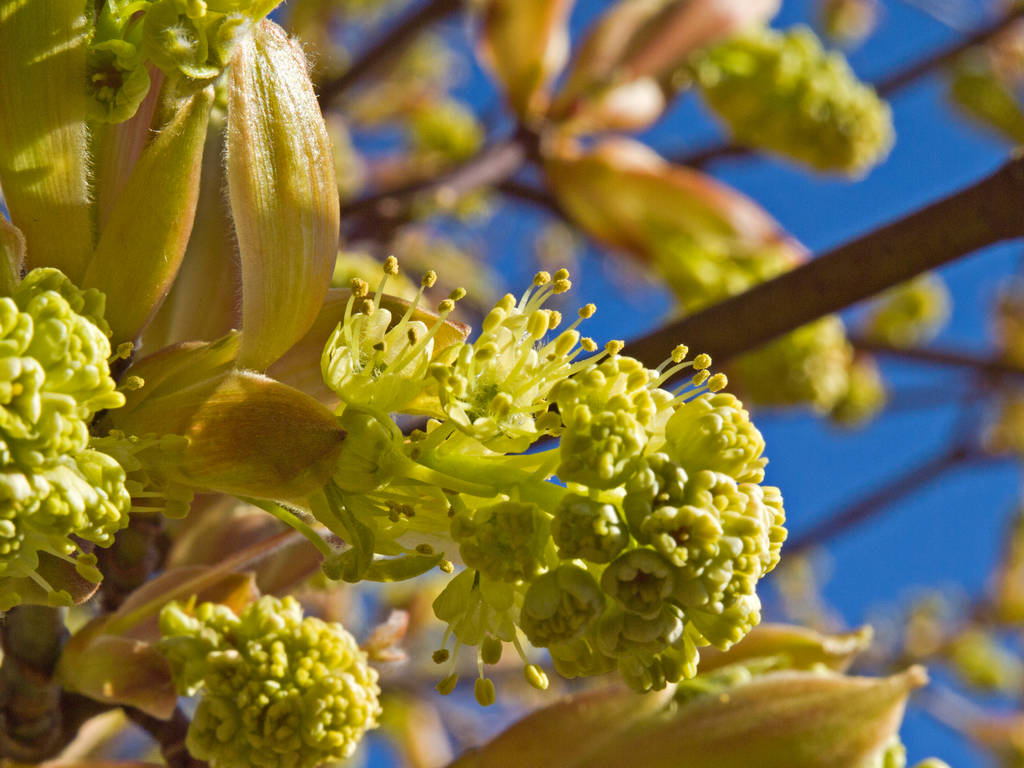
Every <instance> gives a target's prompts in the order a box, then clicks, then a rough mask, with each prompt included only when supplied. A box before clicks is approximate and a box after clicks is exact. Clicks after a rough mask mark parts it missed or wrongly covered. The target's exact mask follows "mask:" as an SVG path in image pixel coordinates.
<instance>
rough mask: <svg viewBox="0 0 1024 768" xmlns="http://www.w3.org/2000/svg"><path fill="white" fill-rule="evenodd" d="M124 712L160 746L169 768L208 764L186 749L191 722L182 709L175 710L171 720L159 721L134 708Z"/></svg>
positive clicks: (200, 766)
mask: <svg viewBox="0 0 1024 768" xmlns="http://www.w3.org/2000/svg"><path fill="white" fill-rule="evenodd" d="M124 711H125V714H127V715H128V717H130V718H131V719H132V720H133V721H134V722H135V723H136V724H137V725H138V726H139V727H141V728H142V729H143V730H144V731H146V732H147V733H148V734H149V735H150V736H152V737H153V740H154V741H155V742H156V743H157V744H159V745H160V754H161V755H163V758H164V761H165V762H166V763H167V766H168V768H205V766H206V765H207V764H206V763H205V762H203V761H202V760H197V759H196V758H194V757H192V755H190V754H189V753H188V750H187V749H186V748H185V735H186V734H187V733H188V726H189V720H188V718H187V717H186V716H185V713H184V712H182V710H181V708H180V707H178V708H176V709H175V710H174V714H173V715H172V716H171V719H170V720H158V719H157V718H155V717H153V716H152V715H147V714H146V713H145V712H143V711H142V710H141V709H135V708H134V707H125V710H124Z"/></svg>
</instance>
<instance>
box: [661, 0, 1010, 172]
mask: <svg viewBox="0 0 1024 768" xmlns="http://www.w3.org/2000/svg"><path fill="white" fill-rule="evenodd" d="M1021 17H1024V7H1017V8H1015V9H1014V10H1012V11H1009V12H1007V13H1006V14H1005V15H1003V16H1001V17H1000V18H998V19H996V20H995V21H994V22H992V23H991V24H988V25H986V26H984V27H981V28H980V29H978V30H977V31H975V32H973V33H972V34H970V35H968V36H967V37H965V38H963V39H961V40H958V41H956V42H955V43H953V44H952V45H949V46H946V47H945V48H941V49H940V50H938V51H935V52H934V53H932V54H929V55H927V56H925V57H923V58H921V59H919V60H918V61H916V62H914V63H913V64H911V65H910V66H909V67H905V68H903V69H900V70H897V71H896V72H893V73H892V74H890V75H887V76H886V77H883V78H881V79H880V80H876V81H875V82H874V83H873V85H874V88H875V92H876V93H877V94H878V95H879V96H881V97H883V98H886V97H889V96H892V95H894V94H896V93H897V92H899V91H901V90H903V89H904V88H906V87H907V86H910V85H913V84H914V83H916V82H917V81H918V80H920V79H921V78H923V77H926V76H927V75H930V74H931V73H933V72H935V71H936V70H938V69H941V68H942V67H944V66H946V65H947V64H950V63H951V62H953V61H955V60H956V58H957V57H958V56H960V55H961V54H963V53H964V52H965V51H967V50H968V49H970V48H973V47H974V46H976V45H981V44H983V43H987V42H989V41H990V40H991V39H992V38H994V37H996V36H998V35H999V34H1000V33H1001V32H1003V31H1005V30H1006V29H1007V28H1009V27H1010V26H1011V25H1012V24H1013V23H1014V22H1015V21H1017V20H1018V19H1020V18H1021ZM756 151H757V149H756V148H755V147H748V146H745V145H742V144H736V143H734V142H723V143H720V144H713V145H711V146H707V147H704V148H703V149H697V150H693V151H691V152H687V153H683V154H679V155H676V156H675V157H674V158H672V161H673V162H676V163H680V164H682V165H688V166H690V167H691V168H703V167H705V166H707V165H709V164H710V163H712V162H714V161H716V160H722V159H724V158H727V157H742V156H745V155H749V154H753V153H755V152H756Z"/></svg>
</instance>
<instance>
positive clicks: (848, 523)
mask: <svg viewBox="0 0 1024 768" xmlns="http://www.w3.org/2000/svg"><path fill="white" fill-rule="evenodd" d="M983 458H985V457H984V456H983V455H982V454H979V453H977V452H976V451H974V450H972V449H970V448H968V447H966V446H960V445H958V446H954V447H953V448H951V449H949V450H948V451H943V452H942V453H940V454H938V455H936V456H933V457H932V458H930V459H928V460H927V461H926V462H924V463H923V464H921V465H919V466H917V467H915V468H914V469H912V470H910V471H909V472H906V473H904V474H902V475H900V476H899V477H897V478H896V479H895V480H892V481H890V482H888V483H886V484H884V485H883V486H882V487H880V488H876V489H875V490H873V491H871V493H869V494H867V495H866V496H864V497H863V498H861V499H858V500H857V501H855V502H854V503H853V504H850V505H849V506H847V507H844V508H843V509H841V510H839V511H838V512H835V513H833V514H831V515H829V516H827V517H825V518H824V519H822V520H819V521H818V522H817V523H815V524H814V525H812V526H811V527H810V529H808V530H807V531H804V533H802V534H801V535H800V536H797V537H795V538H793V539H791V540H789V541H788V542H786V544H785V547H784V548H785V553H786V555H788V556H793V555H795V554H799V553H800V552H803V551H804V550H806V549H809V548H810V547H814V546H817V545H819V544H823V543H824V542H826V541H828V540H829V539H832V538H835V537H836V536H837V535H839V534H840V533H844V532H846V531H848V530H849V529H850V528H853V527H855V526H857V525H860V524H861V523H863V522H865V521H866V520H869V519H871V518H872V517H875V516H877V515H878V514H880V513H881V512H882V511H883V510H884V509H885V508H886V507H887V506H888V505H890V504H892V503H894V502H895V501H897V500H899V499H901V498H903V497H904V496H907V495H909V494H910V493H912V492H913V491H916V490H917V489H918V488H921V487H922V486H924V485H925V484H927V483H929V482H931V481H932V480H934V479H935V478H937V477H939V476H941V475H942V474H944V473H945V472H947V471H949V470H950V469H952V468H953V467H957V466H962V465H963V464H966V463H968V462H970V461H979V460H981V459H983Z"/></svg>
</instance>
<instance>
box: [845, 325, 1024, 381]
mask: <svg viewBox="0 0 1024 768" xmlns="http://www.w3.org/2000/svg"><path fill="white" fill-rule="evenodd" d="M849 338H850V343H851V344H853V346H854V347H855V348H857V349H858V350H860V351H862V352H870V353H871V354H872V355H878V356H884V357H892V358H896V359H899V360H906V361H909V362H916V363H924V364H926V365H940V366H946V367H951V368H966V369H969V370H973V371H975V372H977V373H980V374H983V375H985V376H989V377H993V378H996V377H1001V376H1024V367H1021V366H1019V365H1015V364H1014V363H1010V362H1007V361H1005V360H999V359H997V358H992V357H987V356H985V355H979V354H976V353H971V352H963V351H959V350H947V349H934V348H930V347H893V346H891V345H889V344H885V343H883V342H880V341H875V340H873V339H868V338H865V337H862V336H856V335H851V336H850V337H849Z"/></svg>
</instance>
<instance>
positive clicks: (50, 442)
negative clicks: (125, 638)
mask: <svg viewBox="0 0 1024 768" xmlns="http://www.w3.org/2000/svg"><path fill="white" fill-rule="evenodd" d="M103 301H104V300H103V296H102V294H100V293H99V292H97V291H94V290H93V291H80V290H79V289H78V288H76V287H75V286H74V285H72V284H71V282H70V281H69V280H68V279H67V278H66V277H65V276H64V275H63V274H61V273H60V272H59V271H57V270H55V269H36V270H33V271H32V272H30V273H29V274H28V275H27V276H26V277H25V279H24V280H22V281H21V283H20V284H19V285H18V286H17V288H16V289H15V290H14V293H13V295H11V296H5V297H0V606H2V607H4V608H6V607H10V606H12V605H16V604H17V603H19V602H21V600H20V597H19V595H18V593H17V588H16V587H15V586H14V582H12V581H11V579H17V578H24V577H28V578H32V579H33V580H34V581H35V582H36V583H37V584H39V586H42V587H43V588H44V589H45V590H46V591H47V592H49V593H50V595H51V599H54V600H58V601H60V600H62V599H66V596H64V597H62V596H61V595H58V594H56V593H54V592H53V590H52V589H51V588H50V587H49V585H48V584H46V582H45V580H43V579H42V577H40V576H39V575H38V574H36V573H35V571H36V568H37V567H38V564H39V554H40V553H46V554H49V555H53V556H56V557H59V558H62V559H67V560H70V559H71V556H72V555H74V554H76V553H78V552H79V541H80V540H84V541H88V542H92V543H94V544H99V545H101V546H106V545H109V544H110V543H111V542H112V541H113V535H114V533H115V532H116V531H117V530H119V529H120V528H122V527H123V526H124V525H126V524H127V512H128V507H129V505H130V499H129V497H128V493H127V491H126V490H125V485H124V482H125V474H124V470H123V469H122V468H121V466H120V465H119V464H118V463H117V462H116V461H115V460H114V459H113V458H111V457H110V456H108V455H107V454H105V453H101V452H100V451H97V450H93V449H92V448H90V447H89V424H90V422H91V420H92V418H93V416H94V415H95V414H96V413H97V412H98V411H101V410H104V409H108V408H117V407H119V406H121V405H122V404H123V403H124V398H123V396H122V395H121V394H120V393H119V392H117V391H116V390H115V384H114V381H113V379H112V378H111V377H110V369H109V367H108V363H107V358H108V357H109V356H110V343H109V341H108V339H107V334H106V325H105V323H104V321H103ZM75 563H76V566H77V567H78V570H79V571H80V572H81V573H82V575H83V576H85V577H86V578H89V579H90V580H92V581H99V579H100V576H99V572H98V571H97V570H96V568H95V565H94V564H95V558H94V557H92V556H91V555H79V557H78V558H77V560H76V561H75Z"/></svg>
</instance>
